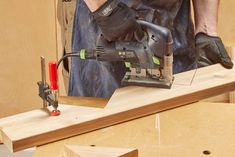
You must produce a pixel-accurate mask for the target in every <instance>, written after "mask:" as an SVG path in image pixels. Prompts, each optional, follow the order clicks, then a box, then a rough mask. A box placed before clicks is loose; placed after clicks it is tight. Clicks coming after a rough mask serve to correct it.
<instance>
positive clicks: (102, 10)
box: [93, 0, 120, 17]
mask: <svg viewBox="0 0 235 157" xmlns="http://www.w3.org/2000/svg"><path fill="white" fill-rule="evenodd" d="M119 3H120V1H119V0H107V2H105V3H104V4H103V5H102V6H101V7H99V8H98V9H97V10H96V11H95V12H94V13H93V16H94V17H96V16H109V15H111V14H112V12H113V11H114V10H115V8H117V6H118V4H119Z"/></svg>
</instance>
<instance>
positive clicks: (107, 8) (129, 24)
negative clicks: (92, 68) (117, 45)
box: [93, 0, 144, 41]
mask: <svg viewBox="0 0 235 157" xmlns="http://www.w3.org/2000/svg"><path fill="white" fill-rule="evenodd" d="M93 16H94V18H95V20H96V22H97V24H98V26H99V27H100V29H101V31H102V34H103V35H104V37H105V38H106V39H107V40H109V41H117V40H125V41H131V40H133V39H137V40H141V39H142V37H143V36H144V32H143V31H142V29H141V27H140V25H139V24H138V23H137V22H136V14H135V11H134V10H132V9H131V8H129V7H128V6H127V5H125V4H124V3H121V2H119V1H118V0H108V1H107V2H106V3H104V4H103V5H102V6H101V7H100V8H99V9H98V10H96V11H95V12H93Z"/></svg>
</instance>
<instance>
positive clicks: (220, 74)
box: [0, 65, 235, 152]
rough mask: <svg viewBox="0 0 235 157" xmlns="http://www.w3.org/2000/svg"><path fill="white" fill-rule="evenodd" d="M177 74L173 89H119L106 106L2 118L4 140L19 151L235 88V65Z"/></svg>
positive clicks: (61, 107) (1, 125)
mask: <svg viewBox="0 0 235 157" xmlns="http://www.w3.org/2000/svg"><path fill="white" fill-rule="evenodd" d="M194 74H195V71H189V72H185V73H181V74H177V75H175V82H174V85H173V86H172V89H170V90H169V89H156V88H143V87H125V88H121V89H118V90H117V91H116V92H115V94H114V95H113V97H112V98H111V99H110V101H109V102H108V104H107V106H106V107H105V108H104V109H99V108H90V107H82V106H81V107H79V106H70V105H60V110H61V112H62V115H61V116H59V117H49V116H48V115H47V114H46V113H45V112H44V111H42V110H40V109H38V110H33V111H30V112H26V113H22V114H18V115H15V116H11V117H7V118H4V119H1V120H0V128H1V134H0V140H1V141H3V143H4V144H6V145H7V147H8V148H9V149H10V150H11V151H12V152H15V151H18V150H22V149H25V148H29V147H32V146H37V145H41V144H45V143H49V142H52V141H56V140H60V139H63V138H67V137H71V136H74V135H78V134H82V133H85V132H89V131H92V130H96V129H99V128H103V127H107V126H110V125H114V124H118V123H121V122H124V121H128V120H132V119H135V118H139V117H142V116H145V115H150V114H153V113H157V112H160V111H164V110H167V109H171V108H175V107H179V106H182V105H186V104H189V103H192V102H196V101H198V100H200V99H204V98H207V97H210V96H214V95H217V94H221V93H225V92H229V91H232V90H235V68H234V69H232V70H227V69H224V68H223V67H221V66H220V65H213V66H210V67H206V68H201V69H198V70H197V72H196V75H195V78H194V80H193V82H192V84H191V85H190V84H189V82H190V80H191V79H192V76H193V75H194Z"/></svg>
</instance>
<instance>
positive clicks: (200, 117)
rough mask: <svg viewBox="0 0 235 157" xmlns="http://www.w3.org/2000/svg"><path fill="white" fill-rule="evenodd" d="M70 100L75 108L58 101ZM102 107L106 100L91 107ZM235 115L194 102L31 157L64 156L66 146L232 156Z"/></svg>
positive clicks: (232, 108) (143, 155) (149, 154)
mask: <svg viewBox="0 0 235 157" xmlns="http://www.w3.org/2000/svg"><path fill="white" fill-rule="evenodd" d="M71 100H72V101H73V104H74V105H75V104H76V98H72V99H67V98H62V99H61V101H63V102H65V103H66V102H70V103H71ZM77 101H78V102H77V103H78V104H82V105H87V104H92V103H88V101H87V100H84V101H83V100H81V99H77ZM90 101H92V99H90ZM102 102H103V103H102ZM104 104H106V100H105V99H103V100H100V101H99V103H98V104H97V105H96V106H94V107H101V108H102V107H104ZM234 113H235V104H229V103H208V102H199V103H194V104H190V105H187V106H184V107H179V108H176V109H173V110H168V111H164V112H161V113H158V114H153V115H150V116H146V117H143V118H139V119H136V120H133V121H129V122H125V123H121V124H118V125H114V126H110V127H107V128H104V129H99V130H96V131H93V132H89V133H86V134H82V135H79V136H74V137H71V138H67V139H64V140H61V141H58V142H54V143H50V144H47V145H43V146H39V147H37V149H36V152H35V154H34V156H33V157H43V156H47V157H63V156H64V147H65V145H86V146H90V145H92V146H95V147H100V146H103V147H117V148H137V149H138V150H139V157H160V156H161V157H172V156H174V157H188V156H191V157H200V156H202V157H203V156H206V155H210V156H213V157H222V156H226V157H234V155H235V149H234V145H235V134H234V132H235V116H234Z"/></svg>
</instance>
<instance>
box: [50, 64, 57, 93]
mask: <svg viewBox="0 0 235 157" xmlns="http://www.w3.org/2000/svg"><path fill="white" fill-rule="evenodd" d="M49 75H50V83H51V85H50V88H51V89H52V90H58V73H57V67H56V62H54V61H51V62H49Z"/></svg>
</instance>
